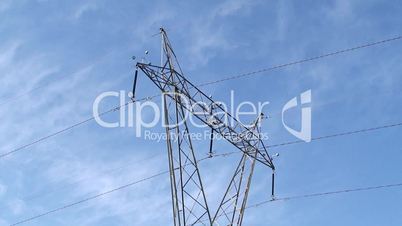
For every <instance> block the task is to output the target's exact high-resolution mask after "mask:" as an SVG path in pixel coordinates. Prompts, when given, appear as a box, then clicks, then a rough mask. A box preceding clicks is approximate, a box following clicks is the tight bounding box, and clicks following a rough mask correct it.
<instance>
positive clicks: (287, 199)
mask: <svg viewBox="0 0 402 226" xmlns="http://www.w3.org/2000/svg"><path fill="white" fill-rule="evenodd" d="M233 153H234V152H233ZM207 158H208V157H206V158H204V159H201V160H199V161H202V160H205V159H207ZM168 173H169V171H162V172H159V173H157V174H154V175H152V176H149V177H145V178H143V179H140V180H137V181H134V182H131V183H129V184H126V185H123V186H120V187H117V188H114V189H112V190H108V191H105V192H102V193H99V194H97V195H94V196H91V197H88V198H85V199H82V200H79V201H77V202H73V203H70V204H67V205H64V206H61V207H58V208H55V209H53V210H50V211H47V212H44V213H41V214H38V215H35V216H33V217H30V218H26V219H24V220H21V221H19V222H16V223H13V224H11V225H10V226H14V225H20V224H23V223H26V222H29V221H32V220H35V219H38V218H41V217H44V216H46V215H49V214H52V213H55V212H58V211H61V210H64V209H67V208H70V207H73V206H76V205H79V204H82V203H85V202H88V201H91V200H94V199H97V198H100V197H102V196H105V195H108V194H110V193H113V192H116V191H119V190H122V189H125V188H128V187H131V186H133V185H136V184H139V183H141V182H145V181H148V180H151V179H154V178H156V177H159V176H162V175H164V174H168ZM401 186H402V183H394V184H386V185H378V186H371V187H360V188H352V189H344V190H336V191H329V192H320V193H310V194H303V195H296V196H288V197H282V198H276V199H270V200H266V201H263V202H260V203H256V204H253V205H250V206H248V207H246V208H247V209H249V208H256V207H260V206H262V205H265V204H268V203H272V202H277V201H289V200H294V199H303V198H312V197H319V196H327V195H335V194H341V193H350V192H361V191H369V190H378V189H385V188H392V187H401Z"/></svg>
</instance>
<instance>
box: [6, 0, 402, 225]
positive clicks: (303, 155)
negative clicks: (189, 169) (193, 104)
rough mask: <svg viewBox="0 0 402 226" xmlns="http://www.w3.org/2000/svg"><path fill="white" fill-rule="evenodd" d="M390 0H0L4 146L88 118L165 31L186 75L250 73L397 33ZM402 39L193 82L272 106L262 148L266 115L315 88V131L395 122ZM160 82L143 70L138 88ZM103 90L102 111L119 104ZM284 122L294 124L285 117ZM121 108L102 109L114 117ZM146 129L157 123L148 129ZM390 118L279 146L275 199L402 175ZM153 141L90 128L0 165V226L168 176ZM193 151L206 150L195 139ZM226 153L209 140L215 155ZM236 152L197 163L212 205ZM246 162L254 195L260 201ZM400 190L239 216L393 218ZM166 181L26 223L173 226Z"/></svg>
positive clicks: (274, 123)
mask: <svg viewBox="0 0 402 226" xmlns="http://www.w3.org/2000/svg"><path fill="white" fill-rule="evenodd" d="M401 10H402V5H401V4H400V2H398V1H371V0H365V1H363V0H357V1H346V0H337V1H259V0H257V1H247V0H232V1H229V0H228V1H219V2H218V1H203V2H200V1H175V2H167V1H143V2H138V1H119V2H118V3H117V2H113V3H112V2H110V1H103V0H100V1H74V0H72V1H64V2H60V1H50V0H36V1H35V0H32V1H27V0H21V1H11V0H1V1H0V21H1V23H0V34H1V35H0V74H1V77H0V81H1V83H0V84H1V89H0V117H1V119H2V123H1V126H0V132H1V135H2V136H1V137H0V144H1V147H0V151H1V153H4V152H7V151H10V150H12V149H13V148H16V147H19V146H21V145H23V144H26V143H29V142H31V141H33V140H35V139H37V138H39V137H42V136H46V135H47V134H49V133H51V132H54V131H57V130H60V129H62V128H65V127H67V126H69V125H71V124H73V123H75V122H78V121H80V120H83V119H86V118H88V117H90V116H91V115H92V104H93V101H94V100H95V98H96V97H97V96H98V95H99V94H101V93H102V92H105V91H119V90H130V89H131V86H132V78H133V71H134V63H135V62H133V61H132V60H131V57H132V56H133V55H135V56H137V57H142V56H143V55H144V51H145V50H149V52H150V54H149V56H148V58H149V60H151V61H153V62H154V61H155V62H158V58H159V53H160V49H159V44H160V40H159V37H158V36H154V34H156V33H157V32H158V29H159V27H160V26H164V27H165V28H166V30H167V32H168V34H169V37H170V40H171V42H172V44H173V47H174V48H175V51H176V54H177V55H178V58H179V61H180V63H181V65H182V67H183V70H184V73H185V74H186V76H187V77H188V78H189V79H190V80H191V81H194V82H195V83H202V82H206V81H211V80H216V79H220V78H224V77H226V76H230V75H236V74H240V73H244V72H249V71H254V70H258V69H261V68H266V67H270V66H272V65H276V64H281V63H287V62H290V61H294V60H298V59H302V58H306V57H311V56H316V55H319V54H322V53H326V52H331V51H334V50H338V49H343V48H347V47H352V46H355V45H359V44H362V43H367V42H372V41H377V40H381V39H385V38H390V37H394V36H397V35H401V33H402V31H401V29H400V28H401V21H402V15H401V14H400V12H401ZM401 49H402V42H401V41H395V42H392V43H387V44H384V45H380V46H375V47H371V48H366V49H362V50H358V51H355V52H351V53H348V54H344V55H339V56H334V57H330V58H325V59H322V60H317V61H314V62H309V63H305V64H299V65H296V66H291V67H287V68H283V69H278V70H275V71H272V72H269V73H261V74H259V75H257V76H253V77H249V78H243V79H238V80H232V81H228V82H222V83H218V84H215V85H210V86H206V87H204V88H203V89H204V90H205V92H207V93H210V94H212V95H213V97H214V98H215V99H217V100H222V101H227V100H229V97H230V91H231V90H234V91H235V93H236V102H241V101H252V102H258V101H270V105H269V106H268V108H267V109H266V113H267V114H270V115H271V118H270V119H268V120H266V121H265V122H264V124H263V130H264V132H267V133H268V134H269V136H270V139H269V140H268V141H266V143H267V144H276V143H281V142H286V141H289V140H294V139H295V138H294V137H293V136H292V135H291V134H289V133H288V132H287V131H286V130H285V129H284V128H283V126H282V123H281V117H280V114H278V112H280V111H281V108H282V106H283V105H284V104H285V103H286V102H287V101H288V100H290V99H291V98H293V97H295V96H297V95H299V94H300V93H302V92H304V91H305V90H309V89H311V91H312V95H313V97H312V99H313V100H312V109H313V124H312V125H313V126H312V134H313V136H320V135H326V134H332V133H337V132H342V131H348V130H355V129H360V128H367V127H372V126H377V125H383V124H390V123H394V122H400V121H401V113H402V96H401V95H400V94H401V89H400V88H401V87H402V77H401V75H400V71H401V69H402V68H401V64H400V62H401V60H402V57H401V54H400V52H401ZM157 93H159V90H157V88H156V87H155V86H154V85H153V84H152V83H151V82H150V81H149V80H148V79H147V78H146V77H145V76H143V75H141V76H140V78H139V84H138V90H137V96H139V97H146V96H149V95H154V94H157ZM117 104H118V100H117V99H113V98H110V99H108V100H107V101H105V102H103V105H102V106H101V108H102V109H108V108H109V107H111V106H114V105H117ZM294 116H295V117H294V118H289V119H288V120H290V123H293V124H294V125H297V124H298V118H297V117H296V116H297V114H294ZM117 118H118V112H115V113H113V114H110V115H108V116H107V117H105V119H107V120H110V121H113V120H116V119H117ZM152 130H153V131H155V132H160V131H162V128H153V129H152ZM401 132H402V130H401V128H391V129H387V130H382V131H377V132H371V133H365V134H359V135H353V136H347V137H342V138H334V139H328V140H322V141H316V142H312V143H308V144H299V145H290V146H285V147H280V148H275V150H274V149H272V150H270V152H271V153H274V152H278V153H280V157H279V158H277V159H276V166H277V196H278V197H286V196H291V195H298V194H305V193H314V192H322V191H331V190H338V189H344V188H353V187H364V186H372V185H379V184H388V183H397V182H401V181H402V178H401V175H402V168H401V166H400V159H401V158H402V154H401V151H402V148H401V146H402V145H401V144H402V141H401V139H400V134H401ZM165 147H166V146H165V143H164V142H160V143H157V142H152V141H149V140H144V139H142V138H136V137H135V133H134V128H115V129H106V128H102V127H100V126H99V125H97V124H96V123H95V122H91V123H88V124H85V125H83V126H80V127H77V128H75V129H73V130H70V131H68V132H66V133H64V134H61V135H59V136H56V137H53V138H51V139H47V140H46V141H44V142H41V143H39V144H37V145H34V146H31V147H29V148H27V149H25V150H23V151H20V152H18V153H15V154H13V155H10V156H8V157H6V158H2V159H0V226H3V225H10V224H12V223H15V222H18V221H19V220H22V219H25V218H28V217H31V216H33V215H36V214H40V213H42V212H44V211H47V210H50V209H53V208H56V207H59V206H62V205H65V204H68V203H70V202H74V201H77V200H80V199H84V198H86V197H88V196H91V195H94V194H97V193H99V192H102V191H106V190H109V189H113V188H115V187H118V186H121V185H124V184H127V183H129V182H131V181H134V180H137V179H141V178H143V177H146V176H148V175H152V174H154V173H157V172H160V171H163V170H167V169H168V164H167V160H166V150H165ZM197 147H200V148H199V149H197V154H198V155H199V157H200V158H201V157H204V156H205V155H206V152H207V148H206V146H205V145H204V146H203V145H202V144H201V143H200V144H198V145H197ZM228 151H234V148H233V147H232V146H231V145H229V144H227V143H225V142H223V141H222V142H220V143H217V146H216V152H217V153H224V152H228ZM237 158H239V156H233V157H230V158H223V159H218V158H217V159H214V160H211V161H209V162H207V163H205V164H204V163H203V164H202V165H201V174H202V175H204V176H205V181H206V182H205V183H206V186H207V187H208V188H207V193H208V196H209V197H210V199H211V202H213V201H215V200H214V199H215V198H216V197H219V196H220V193H221V192H222V190H223V189H222V187H223V186H224V185H225V184H226V182H225V180H226V179H228V175H229V174H230V172H231V170H232V168H233V164H234V161H236V159H237ZM269 175H270V171H269V170H268V169H266V168H264V167H262V166H258V167H257V170H256V173H255V177H254V181H253V185H252V186H253V187H252V191H251V195H250V203H256V202H258V201H262V200H266V199H268V198H269V195H270V184H269V181H268V180H269V178H270V177H269ZM401 199H402V191H400V190H398V189H388V190H378V191H369V192H359V193H353V194H342V195H336V196H326V197H319V198H311V199H303V200H293V201H288V202H276V203H272V204H268V205H265V206H261V207H259V208H253V209H250V210H248V211H247V212H246V217H245V225H253V226H254V225H257V226H260V225H261V226H263V225H277V226H294V225H297V226H312V225H314V226H319V225H327V226H331V225H353V226H355V225H365V226H368V225H383V224H386V225H387V226H397V225H401V224H402V220H401V218H400V217H398V216H400V215H401V214H402V207H401V205H400V202H399V201H398V200H401ZM170 207H171V205H170V193H169V180H168V176H167V175H165V176H161V177H158V178H157V179H154V180H149V181H147V182H144V183H141V184H138V185H135V186H132V187H130V188H127V189H124V190H121V191H119V192H115V193H112V194H109V195H107V196H104V197H102V198H99V199H96V200H93V201H90V202H87V203H83V204H81V205H77V206H75V207H72V208H68V209H65V210H63V211H60V212H57V213H53V214H50V215H48V216H44V217H41V218H39V219H36V220H33V221H30V222H28V223H26V224H25V225H40V226H50V225H66V226H67V225H85V226H87V225H96V226H103V225H108V226H109V225H171V222H172V221H171V210H170Z"/></svg>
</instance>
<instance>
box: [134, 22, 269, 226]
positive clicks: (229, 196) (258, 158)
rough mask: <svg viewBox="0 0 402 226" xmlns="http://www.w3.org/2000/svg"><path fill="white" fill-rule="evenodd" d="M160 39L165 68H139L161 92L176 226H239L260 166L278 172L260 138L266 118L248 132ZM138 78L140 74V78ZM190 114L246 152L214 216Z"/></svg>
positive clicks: (164, 37)
mask: <svg viewBox="0 0 402 226" xmlns="http://www.w3.org/2000/svg"><path fill="white" fill-rule="evenodd" d="M160 33H161V36H162V50H163V54H162V56H161V65H160V66H157V65H153V64H151V63H144V62H138V63H137V64H136V67H137V69H140V70H141V71H142V72H144V74H145V75H147V77H148V78H150V79H151V81H152V82H153V83H154V84H155V85H156V86H157V87H158V88H159V89H160V90H161V91H162V96H163V112H164V113H163V118H164V123H165V127H166V135H167V136H166V137H167V152H168V161H169V172H170V188H171V195H172V210H173V221H174V225H175V226H186V225H211V226H212V225H225V226H226V225H238V226H240V225H242V221H243V216H244V211H245V207H246V204H247V198H248V194H249V191H250V184H251V179H252V175H253V171H254V166H255V163H256V162H259V163H261V164H263V165H265V166H267V167H269V168H271V169H272V170H273V171H274V170H275V166H274V164H273V162H272V158H271V157H270V155H269V154H268V151H267V149H266V147H265V146H264V143H263V142H262V140H261V138H260V131H259V124H260V121H261V119H262V116H260V117H258V118H257V119H256V121H255V122H254V124H253V126H252V127H247V126H245V125H243V124H242V123H240V122H239V121H238V120H237V119H236V118H235V117H233V116H232V115H231V114H229V113H228V112H227V111H226V109H224V108H223V107H222V106H221V105H220V104H219V103H217V102H215V101H214V100H212V98H211V97H209V96H207V95H206V94H205V93H203V92H202V91H201V90H200V89H199V88H198V87H197V86H195V85H194V84H192V83H191V82H190V81H189V80H188V79H187V78H186V77H184V75H183V72H182V70H181V67H180V64H179V63H178V61H177V58H176V55H175V53H174V51H173V49H172V46H171V44H170V41H169V39H168V37H167V34H166V32H165V30H164V29H163V28H161V29H160ZM137 73H138V71H137V70H136V77H137ZM136 80H137V79H136V78H135V82H134V83H136ZM134 90H135V85H134V88H133V92H134ZM133 95H134V93H133ZM188 114H192V115H193V116H195V117H196V118H198V119H199V120H200V121H201V122H203V123H204V124H206V125H207V126H209V127H210V128H211V129H212V132H213V133H215V134H219V135H221V136H222V137H223V138H225V139H226V140H227V141H229V142H230V143H231V144H232V145H234V146H235V147H236V148H237V149H239V150H240V151H241V152H242V157H241V159H240V161H239V163H238V165H237V167H236V170H235V173H234V174H233V176H232V178H231V180H230V183H229V185H228V187H227V189H226V190H225V193H224V196H223V199H222V200H221V202H220V205H219V207H218V209H217V210H216V211H215V212H214V213H213V212H211V210H210V208H209V207H208V203H207V194H206V193H205V189H204V186H203V183H202V179H201V174H200V169H199V167H198V160H197V157H196V154H195V151H194V147H193V143H192V139H191V135H190V132H189V126H188V124H187V120H186V119H187V115H188ZM229 122H230V123H229ZM172 138H174V139H172ZM272 194H273V189H272ZM222 222H224V223H222Z"/></svg>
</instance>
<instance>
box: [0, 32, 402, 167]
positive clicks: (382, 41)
mask: <svg viewBox="0 0 402 226" xmlns="http://www.w3.org/2000/svg"><path fill="white" fill-rule="evenodd" d="M400 39H402V35H398V36H395V37H392V38H388V39H383V40H380V41H375V42H370V43H366V44H362V45H358V46H355V47H351V48H346V49H342V50H338V51H334V52H329V53H326V54H322V55H318V56H315V57H310V58H305V59H301V60H297V61H293V62H289V63H285V64H279V65H276V66H272V67H268V68H263V69H260V70H257V71H252V72H248V73H243V74H239V75H234V76H228V77H226V78H222V79H218V80H214V81H209V82H205V83H201V84H198V86H199V87H202V86H208V85H212V84H216V83H220V82H224V81H229V80H234V79H239V78H243V77H247V76H252V75H256V74H259V73H263V72H268V71H272V70H275V69H279V68H284V67H288V66H292V65H297V64H302V63H306V62H310V61H314V60H318V59H322V58H326V57H330V56H335V55H339V54H342V53H347V52H352V51H355V50H359V49H363V48H368V47H372V46H377V45H380V44H385V43H389V42H392V41H397V40H400ZM157 96H160V94H159V95H154V96H150V97H144V98H141V99H137V100H135V101H143V100H150V99H153V98H155V97H157ZM132 102H134V101H128V102H127V103H125V104H123V105H120V106H117V107H115V108H112V109H110V110H107V111H105V112H102V113H100V114H99V116H102V115H106V114H109V113H111V112H114V111H117V110H120V109H121V108H122V107H126V106H127V105H128V104H130V103H132ZM94 119H95V117H94V116H92V117H89V118H87V119H84V120H83V121H80V122H77V123H75V124H72V125H70V126H68V127H65V128H63V129H61V130H58V131H56V132H54V133H51V134H48V135H46V136H43V137H40V138H38V139H36V140H34V141H32V142H30V143H27V144H24V145H22V146H19V147H17V148H14V149H12V150H10V151H7V152H3V153H0V159H2V158H4V157H6V156H9V155H11V154H14V153H16V152H19V151H21V150H24V149H26V148H27V147H30V146H33V145H35V144H37V143H40V142H42V141H44V140H47V139H49V138H52V137H54V136H57V135H59V134H61V133H64V132H66V131H68V130H71V129H74V128H76V127H78V126H81V125H83V124H86V123H88V122H90V121H92V120H94Z"/></svg>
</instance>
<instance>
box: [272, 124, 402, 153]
mask: <svg viewBox="0 0 402 226" xmlns="http://www.w3.org/2000/svg"><path fill="white" fill-rule="evenodd" d="M398 126H402V122H398V123H393V124H387V125H382V126H377V127H371V128H365V129H359V130H352V131H346V132H341V133H334V134H330V135H325V136H319V137H313V138H311V141H315V140H323V139H329V138H335V137H341V136H348V135H353V134H358V133H365V132H371V131H376V130H382V129H388V128H392V127H398ZM300 143H305V141H302V140H295V141H289V142H284V143H279V144H273V145H268V148H275V147H280V146H286V145H292V144H300Z"/></svg>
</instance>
